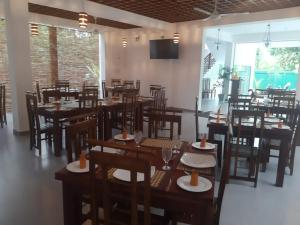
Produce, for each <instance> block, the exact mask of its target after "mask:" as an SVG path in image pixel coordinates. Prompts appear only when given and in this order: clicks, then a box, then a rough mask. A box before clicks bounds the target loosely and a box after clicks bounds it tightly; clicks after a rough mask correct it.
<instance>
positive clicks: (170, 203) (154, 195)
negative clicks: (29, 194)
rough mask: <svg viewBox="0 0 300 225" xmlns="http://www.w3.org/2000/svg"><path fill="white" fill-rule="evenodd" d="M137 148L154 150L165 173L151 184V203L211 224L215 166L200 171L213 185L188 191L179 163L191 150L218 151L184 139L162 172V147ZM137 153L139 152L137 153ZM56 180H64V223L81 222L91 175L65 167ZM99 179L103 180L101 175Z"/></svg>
mask: <svg viewBox="0 0 300 225" xmlns="http://www.w3.org/2000/svg"><path fill="white" fill-rule="evenodd" d="M109 142H112V143H114V145H117V146H118V142H117V141H114V140H109ZM119 146H122V145H119ZM126 146H133V147H134V146H135V143H134V141H130V142H127V143H126ZM104 149H105V148H104ZM138 151H140V152H147V153H151V155H152V157H151V164H152V166H155V168H156V171H159V172H162V173H164V175H163V177H162V179H161V180H160V182H159V184H157V185H156V186H151V206H153V207H156V208H161V209H165V210H167V211H168V212H185V213H189V214H192V215H193V216H192V224H193V225H200V224H201V225H204V224H210V222H211V221H210V219H211V216H210V215H212V212H213V202H214V185H215V167H213V168H205V169H201V170H199V175H200V176H203V177H206V178H207V179H209V180H210V181H211V182H212V188H211V189H210V190H208V191H206V192H199V193H195V192H189V191H185V190H183V189H181V188H180V187H179V186H178V185H177V183H176V182H177V179H178V178H179V177H181V176H184V175H186V172H185V170H186V167H182V165H181V162H180V158H181V156H182V154H183V153H185V152H192V153H199V154H213V155H215V153H214V152H209V153H207V152H205V151H201V150H196V149H193V148H192V146H191V145H190V144H188V143H186V142H182V145H181V148H180V153H179V154H175V155H173V158H172V160H171V161H170V163H169V165H170V166H171V170H169V171H162V166H163V164H164V163H163V160H162V157H161V148H155V147H143V146H142V147H140V148H139V149H138ZM133 153H134V152H126V154H133ZM134 154H138V153H136V152H135V153H134ZM139 154H141V153H139ZM188 169H191V168H188ZM189 171H191V170H189ZM55 179H56V180H59V181H61V182H62V190H63V215H64V225H79V224H80V212H81V211H80V210H81V202H80V199H81V196H82V195H89V194H90V191H89V190H90V174H89V173H80V174H75V173H72V172H69V171H68V170H67V169H66V168H62V169H60V170H58V171H57V172H56V173H55ZM98 179H99V181H100V182H101V176H100V175H99V177H98ZM111 183H112V185H113V186H112V188H113V187H115V188H116V187H117V189H118V190H124V187H126V186H124V185H126V182H124V181H119V180H117V179H116V178H113V177H112V178H111ZM122 187H123V188H122ZM122 193H123V192H122ZM125 194H126V193H125ZM127 194H130V193H127Z"/></svg>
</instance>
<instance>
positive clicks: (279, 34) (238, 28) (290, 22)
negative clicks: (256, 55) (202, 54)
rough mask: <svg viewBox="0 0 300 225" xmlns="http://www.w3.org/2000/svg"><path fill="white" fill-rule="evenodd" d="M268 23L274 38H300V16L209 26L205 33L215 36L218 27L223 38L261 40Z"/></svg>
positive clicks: (239, 40)
mask: <svg viewBox="0 0 300 225" xmlns="http://www.w3.org/2000/svg"><path fill="white" fill-rule="evenodd" d="M268 24H270V25H271V38H272V36H273V39H274V40H276V41H279V40H280V39H282V40H283V41H287V40H297V39H298V40H300V35H299V34H300V18H293V19H285V20H271V21H260V22H251V23H240V24H231V25H225V26H219V27H210V28H207V30H206V35H207V37H210V38H215V37H216V36H217V33H218V29H219V28H220V30H221V31H220V37H221V39H223V40H226V41H233V42H247V40H248V41H249V42H255V41H259V40H262V38H263V36H264V34H265V32H266V28H267V25H268ZM256 39H257V40H256Z"/></svg>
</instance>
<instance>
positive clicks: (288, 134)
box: [207, 120, 293, 187]
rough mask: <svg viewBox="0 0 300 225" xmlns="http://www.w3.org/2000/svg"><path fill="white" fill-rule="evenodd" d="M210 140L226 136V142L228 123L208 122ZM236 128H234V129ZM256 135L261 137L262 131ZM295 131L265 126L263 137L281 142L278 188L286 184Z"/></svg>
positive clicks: (277, 177)
mask: <svg viewBox="0 0 300 225" xmlns="http://www.w3.org/2000/svg"><path fill="white" fill-rule="evenodd" d="M207 127H208V139H209V140H214V138H215V135H216V134H218V135H224V136H225V138H224V140H226V135H227V132H228V121H224V122H221V123H213V122H210V120H209V121H208V124H207ZM233 128H234V127H233ZM256 135H257V136H258V135H260V129H259V128H257V129H256ZM292 135H293V131H292V130H291V129H277V128H272V126H271V125H270V124H265V127H264V131H263V137H262V138H266V139H275V140H279V141H280V148H279V159H278V166H277V175H276V182H275V185H276V186H278V187H283V183H284V174H285V167H286V162H287V160H288V157H289V148H288V146H289V144H290V143H291V139H292Z"/></svg>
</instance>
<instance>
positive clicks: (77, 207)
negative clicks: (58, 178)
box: [63, 183, 81, 225]
mask: <svg viewBox="0 0 300 225" xmlns="http://www.w3.org/2000/svg"><path fill="white" fill-rule="evenodd" d="M63 212H64V225H80V224H81V202H80V198H79V197H78V196H76V194H75V193H74V190H73V189H72V186H69V185H68V184H66V183H63Z"/></svg>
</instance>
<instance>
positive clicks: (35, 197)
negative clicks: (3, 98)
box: [0, 113, 300, 225]
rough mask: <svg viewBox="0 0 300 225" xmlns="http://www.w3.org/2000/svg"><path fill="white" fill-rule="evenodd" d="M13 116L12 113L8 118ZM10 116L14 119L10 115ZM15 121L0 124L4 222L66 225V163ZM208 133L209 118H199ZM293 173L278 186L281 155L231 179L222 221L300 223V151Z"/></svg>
mask: <svg viewBox="0 0 300 225" xmlns="http://www.w3.org/2000/svg"><path fill="white" fill-rule="evenodd" d="M9 118H10V117H9ZM10 121H11V120H10ZM182 124H183V132H182V135H181V138H182V139H185V140H188V141H193V140H194V117H193V114H192V113H185V114H184V117H183V123H182ZM11 126H12V124H11V122H10V124H9V125H8V127H7V128H2V129H1V128H0V225H62V224H63V217H62V193H61V185H60V183H59V182H57V181H56V180H55V179H54V172H55V171H56V170H58V169H60V168H61V167H62V166H64V165H65V162H66V159H65V157H62V158H56V157H54V156H53V153H51V152H49V151H47V150H46V149H45V147H44V149H43V155H42V156H41V157H39V156H38V155H37V154H36V153H35V152H33V151H29V147H28V146H29V143H28V137H27V136H14V135H13V134H12V129H11ZM200 130H201V132H206V131H207V128H206V119H205V118H202V119H201V121H200ZM295 164H296V168H295V172H294V175H293V176H289V175H286V176H285V183H284V187H283V188H278V187H275V186H274V185H273V184H274V181H275V174H276V165H277V164H276V160H272V161H271V163H270V165H269V167H268V170H267V172H266V173H261V174H260V176H259V184H258V187H257V188H256V189H255V188H253V187H252V184H249V183H243V182H233V181H231V182H230V184H229V185H227V187H226V191H225V195H224V201H223V207H222V213H221V223H220V225H299V224H300V222H299V221H300V191H299V190H300V188H299V187H300V171H299V164H300V155H299V154H298V155H296V163H295Z"/></svg>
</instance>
